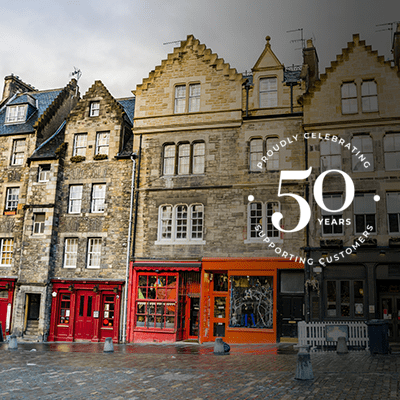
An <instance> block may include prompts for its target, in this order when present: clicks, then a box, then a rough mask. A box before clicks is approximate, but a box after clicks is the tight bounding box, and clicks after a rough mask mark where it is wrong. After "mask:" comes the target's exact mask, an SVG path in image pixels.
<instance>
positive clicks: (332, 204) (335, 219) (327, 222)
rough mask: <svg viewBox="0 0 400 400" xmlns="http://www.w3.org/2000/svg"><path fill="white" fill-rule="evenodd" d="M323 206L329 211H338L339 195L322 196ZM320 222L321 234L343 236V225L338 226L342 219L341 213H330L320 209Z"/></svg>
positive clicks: (340, 197) (340, 204)
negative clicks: (321, 219)
mask: <svg viewBox="0 0 400 400" xmlns="http://www.w3.org/2000/svg"><path fill="white" fill-rule="evenodd" d="M324 204H325V207H326V208H329V209H330V210H339V209H340V208H341V207H342V205H343V201H342V195H341V194H324ZM321 217H322V218H323V221H322V234H323V235H324V236H325V235H326V236H328V235H343V225H340V224H339V220H341V219H343V214H342V212H338V213H331V212H329V211H326V210H323V209H321Z"/></svg>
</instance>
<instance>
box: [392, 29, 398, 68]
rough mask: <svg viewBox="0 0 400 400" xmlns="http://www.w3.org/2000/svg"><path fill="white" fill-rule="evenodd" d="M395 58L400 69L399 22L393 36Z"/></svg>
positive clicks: (395, 62)
mask: <svg viewBox="0 0 400 400" xmlns="http://www.w3.org/2000/svg"><path fill="white" fill-rule="evenodd" d="M392 51H393V58H394V64H395V65H396V67H397V68H398V69H400V24H397V29H396V32H395V33H394V36H393V50H392Z"/></svg>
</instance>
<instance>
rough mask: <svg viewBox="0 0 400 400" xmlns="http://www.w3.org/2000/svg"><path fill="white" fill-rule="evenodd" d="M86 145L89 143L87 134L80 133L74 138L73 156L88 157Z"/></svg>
mask: <svg viewBox="0 0 400 400" xmlns="http://www.w3.org/2000/svg"><path fill="white" fill-rule="evenodd" d="M86 143H87V134H86V133H79V134H77V135H75V138H74V151H73V154H72V155H73V156H82V157H85V156H86Z"/></svg>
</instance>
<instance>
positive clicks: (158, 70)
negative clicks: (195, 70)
mask: <svg viewBox="0 0 400 400" xmlns="http://www.w3.org/2000/svg"><path fill="white" fill-rule="evenodd" d="M188 51H191V52H193V53H194V54H196V55H197V56H198V57H199V58H201V60H202V61H203V62H209V66H210V67H215V69H216V70H222V71H223V73H224V75H225V76H226V77H227V78H228V79H229V80H242V79H243V76H242V74H240V73H238V72H237V71H236V68H231V67H230V65H229V63H226V62H225V61H224V60H223V59H222V58H219V57H218V55H217V54H215V53H213V52H212V51H211V49H207V47H206V45H205V44H200V41H199V40H198V39H196V38H195V37H194V36H193V35H188V36H187V39H186V40H182V41H181V45H180V46H179V47H175V48H174V51H173V53H170V54H168V56H167V59H166V60H162V61H161V65H157V66H156V67H155V69H154V70H153V71H151V72H150V73H149V76H148V78H144V79H143V82H142V83H141V84H139V85H137V86H136V90H132V93H133V94H136V91H137V90H139V91H141V90H146V89H147V87H148V85H150V84H152V83H153V82H154V80H155V79H156V78H157V77H159V76H160V75H161V74H162V73H163V72H164V71H165V69H166V67H167V65H171V64H173V63H174V62H175V61H181V59H182V56H183V54H185V53H186V52H188Z"/></svg>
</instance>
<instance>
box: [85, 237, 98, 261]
mask: <svg viewBox="0 0 400 400" xmlns="http://www.w3.org/2000/svg"><path fill="white" fill-rule="evenodd" d="M100 256H101V239H97V238H96V239H89V242H88V263H87V266H88V268H100Z"/></svg>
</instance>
